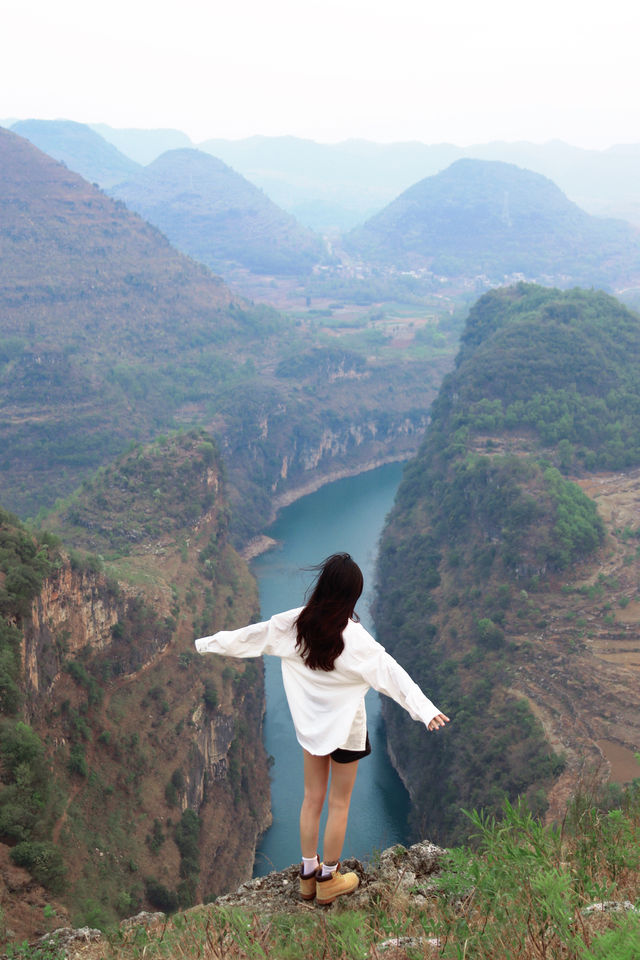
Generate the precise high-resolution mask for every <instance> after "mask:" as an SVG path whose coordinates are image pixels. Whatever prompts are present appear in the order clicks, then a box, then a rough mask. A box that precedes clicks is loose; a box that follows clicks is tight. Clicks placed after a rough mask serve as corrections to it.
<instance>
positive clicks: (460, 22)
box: [0, 0, 640, 147]
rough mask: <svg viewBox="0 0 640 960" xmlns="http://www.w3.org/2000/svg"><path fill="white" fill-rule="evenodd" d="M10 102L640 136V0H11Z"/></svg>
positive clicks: (371, 135)
mask: <svg viewBox="0 0 640 960" xmlns="http://www.w3.org/2000/svg"><path fill="white" fill-rule="evenodd" d="M0 22H1V24H2V56H1V57H0V118H10V117H16V118H23V117H43V118H56V117H65V118H68V119H72V120H79V121H83V122H89V123H91V122H98V121H102V122H105V123H109V124H111V125H112V126H116V127H126V126H139V127H158V126H163V127H175V128H177V129H180V130H184V131H185V132H186V133H187V134H189V136H190V137H191V138H192V139H193V140H194V141H195V142H198V141H201V140H204V139H207V138H209V137H243V136H249V135H251V134H254V133H261V134H268V135H277V134H287V133H288V134H293V135H296V136H302V137H309V138H311V139H315V140H322V141H329V142H332V141H337V140H342V139H346V138H348V137H363V138H367V139H371V140H378V141H383V142H390V141H394V140H422V141H424V142H427V143H435V142H439V141H450V142H453V143H458V144H461V145H467V144H470V143H474V142H482V141H487V140H492V139H505V140H518V139H527V140H534V141H538V142H542V141H544V140H548V139H551V138H554V137H555V138H560V139H563V140H566V141H568V142H570V143H575V144H578V145H580V146H588V147H606V146H609V145H610V144H612V143H616V142H618V143H620V142H625V143H628V142H640V96H639V92H640V83H639V74H640V68H639V66H638V64H639V62H640V61H639V58H638V53H637V44H638V35H639V34H640V4H639V3H637V2H634V0H607V2H603V0H598V2H597V3H595V2H592V0H537V2H536V3H532V2H522V0H520V2H518V0H484V2H478V0H440V2H438V3H435V2H434V0H385V2H379V0H153V2H151V0H109V2H108V3H104V2H92V0H3V2H2V18H1V20H0Z"/></svg>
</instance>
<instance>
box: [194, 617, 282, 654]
mask: <svg viewBox="0 0 640 960" xmlns="http://www.w3.org/2000/svg"><path fill="white" fill-rule="evenodd" d="M298 612H299V611H298V610H288V611H287V612H286V613H278V614H275V615H274V616H273V617H271V619H270V620H264V621H263V622H262V623H252V624H250V625H249V626H248V627H241V628H240V629H239V630H220V631H219V633H214V634H213V635H212V636H210V637H200V638H199V639H198V640H196V650H197V651H198V653H220V654H222V655H223V656H225V657H259V656H260V655H261V654H263V653H271V654H275V655H276V656H282V653H283V648H284V647H288V646H290V644H291V639H290V638H291V636H292V624H293V622H294V621H295V617H296V616H297V614H298Z"/></svg>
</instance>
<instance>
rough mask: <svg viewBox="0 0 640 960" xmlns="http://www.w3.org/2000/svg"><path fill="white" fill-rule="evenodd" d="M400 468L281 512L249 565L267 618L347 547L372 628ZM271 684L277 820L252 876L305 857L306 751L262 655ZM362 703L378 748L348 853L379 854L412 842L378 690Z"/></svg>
mask: <svg viewBox="0 0 640 960" xmlns="http://www.w3.org/2000/svg"><path fill="white" fill-rule="evenodd" d="M401 475H402V466H401V465H400V464H388V465H387V466H384V467H379V468H378V469H376V470H371V471H369V472H367V473H364V474H360V475H359V476H357V477H350V478H348V479H346V480H338V481H336V482H335V483H331V484H328V485H327V486H325V487H322V488H321V489H320V490H318V491H316V492H315V493H312V494H309V495H308V496H306V497H303V498H302V499H301V500H298V501H296V502H295V503H293V504H291V506H289V507H286V508H285V509H284V510H282V512H281V514H280V516H279V517H278V520H277V521H276V523H275V524H274V525H273V526H272V527H271V529H270V530H268V531H266V532H267V534H268V535H269V536H270V537H273V538H274V539H275V540H277V541H278V545H277V546H275V547H273V548H272V549H271V550H269V551H268V552H267V553H265V554H262V555H261V556H260V557H257V558H256V559H255V560H254V561H253V562H252V565H251V566H252V570H253V572H254V574H255V576H256V577H257V579H258V584H259V588H260V606H261V614H262V618H263V619H265V620H266V619H267V618H268V617H270V616H271V615H272V614H274V613H277V612H278V611H280V610H288V609H290V608H291V607H297V606H301V605H302V604H303V603H304V592H305V589H306V588H307V586H308V584H309V583H310V581H311V580H312V578H313V574H312V573H309V572H308V571H306V572H305V571H304V570H303V569H302V568H304V567H309V566H311V565H312V564H314V563H318V562H319V561H320V560H322V559H324V557H326V556H328V555H329V554H331V553H337V552H341V551H347V552H348V553H350V554H351V555H352V556H353V558H354V560H355V561H356V562H357V563H358V564H359V565H360V567H361V568H362V572H363V574H364V579H365V589H364V593H363V595H362V597H361V599H360V601H359V603H358V606H357V608H356V609H357V611H358V613H359V615H360V618H361V620H362V623H363V624H364V626H365V627H366V628H367V629H368V630H370V631H371V632H372V633H373V624H372V620H371V615H370V611H369V606H370V603H371V598H372V591H373V577H374V568H375V560H376V553H377V544H378V538H379V536H380V533H381V530H382V526H383V523H384V519H385V517H386V515H387V513H388V512H389V510H390V509H391V506H392V505H393V499H394V497H395V493H396V490H397V488H398V484H399V482H400V478H401ZM265 683H266V695H267V712H266V716H265V725H264V741H265V747H266V750H267V753H268V754H270V755H271V756H272V757H273V758H274V764H273V767H272V776H271V804H272V810H273V826H272V827H270V828H269V830H268V831H267V832H266V834H265V835H264V837H263V839H262V842H261V844H260V846H259V848H258V850H257V853H256V862H255V868H254V875H255V876H262V875H263V874H266V873H269V872H270V871H271V870H282V869H283V868H284V867H287V866H289V864H291V863H296V862H298V861H299V859H300V844H299V837H298V816H299V812H300V800H301V797H302V751H301V749H300V747H299V746H298V743H297V741H296V738H295V734H294V731H293V726H292V723H291V718H290V715H289V708H288V706H287V702H286V699H285V695H284V690H283V687H282V677H281V673H280V661H279V660H278V659H277V658H275V657H265ZM366 702H367V717H368V724H369V735H370V739H371V744H372V747H373V753H372V754H371V756H370V757H367V758H366V759H364V760H362V761H361V762H360V767H359V770H358V778H357V780H356V786H355V789H354V792H353V796H352V800H351V814H350V817H349V826H348V828H347V836H346V840H345V846H344V851H343V855H344V856H345V857H348V856H355V857H358V858H359V859H361V860H365V861H366V860H369V859H371V857H372V856H374V855H375V853H376V851H380V850H383V849H384V848H385V847H388V846H391V845H393V844H395V843H406V842H407V840H408V835H407V815H408V812H409V797H408V794H407V792H406V790H405V789H404V787H403V785H402V783H401V782H400V780H399V778H398V776H397V774H396V772H395V770H394V769H393V767H392V766H391V764H390V762H389V759H388V757H387V754H386V751H385V736H384V725H383V722H382V719H381V716H380V700H379V695H378V694H377V693H375V692H374V691H369V693H368V694H367V701H366ZM320 852H322V851H320Z"/></svg>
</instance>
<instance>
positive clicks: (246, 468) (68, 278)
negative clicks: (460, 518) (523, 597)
mask: <svg viewBox="0 0 640 960" xmlns="http://www.w3.org/2000/svg"><path fill="white" fill-rule="evenodd" d="M0 204H1V205H2V219H1V223H0V409H1V410H2V419H1V421H0V502H3V503H4V504H5V506H6V507H7V508H8V509H11V510H12V511H14V512H16V513H19V514H21V515H22V516H29V515H30V516H33V515H35V514H36V513H37V512H38V510H39V509H40V508H42V507H50V506H52V505H53V503H54V502H55V500H56V498H57V497H64V496H67V495H68V494H69V493H70V492H71V490H73V489H74V488H75V487H76V486H78V484H79V483H80V482H81V481H82V479H83V478H84V477H86V476H87V475H88V474H89V473H91V472H92V471H93V470H95V469H96V468H97V467H98V466H100V464H105V463H107V462H108V461H110V460H112V459H113V457H115V456H117V455H118V454H119V453H121V452H122V451H123V450H125V449H126V448H127V447H128V445H129V444H130V443H131V441H136V442H137V441H141V440H144V441H147V440H150V439H152V438H154V437H157V436H158V435H159V434H163V433H166V432H167V431H169V430H173V429H177V428H179V427H181V426H183V427H189V426H192V425H194V424H197V425H200V426H205V427H206V428H207V429H208V430H209V431H210V432H211V433H213V434H214V435H215V437H216V438H217V440H218V442H219V444H220V447H221V449H222V451H223V455H224V458H225V462H226V464H227V468H228V471H229V480H230V489H229V499H230V501H231V502H232V504H233V507H234V511H233V524H234V542H237V543H240V542H246V541H247V540H248V539H250V537H251V536H253V535H254V534H255V533H257V532H258V531H260V530H262V529H264V526H265V524H266V523H267V522H268V519H269V518H270V517H271V516H272V513H273V509H274V503H276V502H278V498H279V497H281V496H284V495H288V496H290V495H291V492H292V491H293V490H297V489H300V488H302V487H306V486H307V485H308V484H309V482H311V481H312V482H314V483H316V484H317V483H318V482H319V481H320V479H321V478H322V477H329V476H334V475H335V474H336V472H338V473H340V474H344V473H345V472H346V473H351V474H352V473H354V472H358V470H360V469H363V468H364V467H365V466H366V465H369V464H374V463H379V462H386V461H387V460H389V459H401V458H403V457H405V456H406V455H407V453H408V452H410V451H415V449H416V448H417V443H418V437H419V435H420V433H421V431H422V430H423V429H424V424H425V419H426V416H425V410H426V409H427V408H428V406H429V403H430V401H431V398H432V397H433V396H434V393H435V390H436V387H437V384H438V382H439V379H440V377H441V375H442V372H443V371H444V369H446V368H447V366H448V364H449V363H450V360H451V357H450V352H449V351H448V350H442V349H435V350H430V349H429V348H424V347H423V348H422V349H420V350H417V351H416V353H415V355H413V354H412V355H409V354H408V353H399V352H398V350H397V349H395V347H394V346H393V345H391V346H389V348H388V349H383V348H382V347H381V345H380V340H381V339H382V341H383V346H384V343H386V342H387V341H386V339H385V337H384V336H381V335H379V334H378V333H377V331H371V332H370V331H365V333H364V335H362V336H353V337H352V336H351V331H350V330H348V331H347V333H348V334H349V335H348V336H347V335H346V334H345V336H344V337H343V336H340V335H336V333H335V332H334V331H331V332H330V333H326V332H325V331H324V329H323V327H322V326H320V327H319V328H316V327H315V326H314V325H311V324H310V325H304V326H303V325H302V324H300V323H299V322H298V323H297V322H296V321H295V320H293V319H290V318H287V317H284V316H282V315H280V314H277V313H276V312H275V311H274V310H272V309H270V308H267V307H262V306H259V305H252V304H249V303H247V302H246V301H241V300H239V299H238V298H236V297H234V296H232V294H231V293H230V291H229V290H228V288H227V287H226V286H225V285H224V284H223V282H222V281H221V280H220V279H219V278H217V277H215V276H213V275H212V274H211V273H210V272H209V271H208V270H207V269H206V267H204V266H203V265H201V264H198V263H195V262H194V261H193V260H191V259H190V258H188V257H186V256H184V255H183V254H180V253H178V252H177V251H176V250H175V249H174V248H173V247H171V246H170V244H169V242H168V241H167V239H166V238H165V237H164V236H163V235H162V234H161V233H159V231H158V230H157V229H156V228H155V227H152V226H151V225H150V224H148V223H146V222H145V221H144V220H142V219H140V217H138V216H137V215H136V214H134V213H132V212H131V211H129V210H127V208H126V207H125V206H124V204H123V203H122V202H120V201H114V200H112V199H110V198H109V197H107V196H105V195H104V194H103V193H102V192H101V191H99V190H97V189H96V188H95V187H92V186H91V185H90V184H89V183H87V182H86V181H84V180H82V178H80V177H79V176H78V175H77V174H74V173H71V172H70V171H69V170H67V169H66V168H65V167H63V166H61V165H60V164H58V163H56V162H55V161H54V160H52V159H51V158H50V157H47V156H46V155H45V154H43V153H41V152H40V151H39V150H37V148H36V147H34V146H33V145H32V144H30V143H29V142H28V141H26V140H24V139H23V138H20V137H18V136H17V135H16V134H13V133H11V132H9V131H2V130H0ZM356 333H357V331H356ZM352 343H353V347H352V346H351V344H352Z"/></svg>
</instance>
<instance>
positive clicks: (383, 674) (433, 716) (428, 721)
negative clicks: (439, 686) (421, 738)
mask: <svg viewBox="0 0 640 960" xmlns="http://www.w3.org/2000/svg"><path fill="white" fill-rule="evenodd" d="M373 642H374V643H375V641H373ZM375 647H376V649H375V653H373V655H372V656H370V657H367V659H366V660H365V661H364V662H363V664H362V675H363V678H364V679H365V680H366V681H367V683H369V684H370V685H371V686H372V687H373V689H374V690H377V691H378V692H379V693H384V694H385V695H386V696H387V697H391V699H392V700H395V701H396V703H399V704H400V706H401V707H403V708H404V709H405V710H406V711H407V713H408V714H409V715H410V716H411V717H412V718H413V719H414V720H417V721H419V722H422V723H424V724H425V726H426V727H427V729H428V730H438V729H439V728H440V727H444V725H445V723H449V717H447V716H446V714H444V713H442V712H441V711H440V710H439V709H438V707H436V706H434V704H433V703H432V702H431V700H429V698H428V697H426V696H425V695H424V693H423V692H422V690H421V689H420V687H419V686H418V684H417V683H414V681H413V680H412V679H411V677H410V676H409V674H408V673H407V671H406V670H404V669H403V667H401V666H400V664H399V663H397V662H396V661H395V660H394V659H393V657H392V656H390V654H388V653H387V652H386V650H385V649H384V647H382V646H381V645H380V644H378V643H375Z"/></svg>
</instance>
